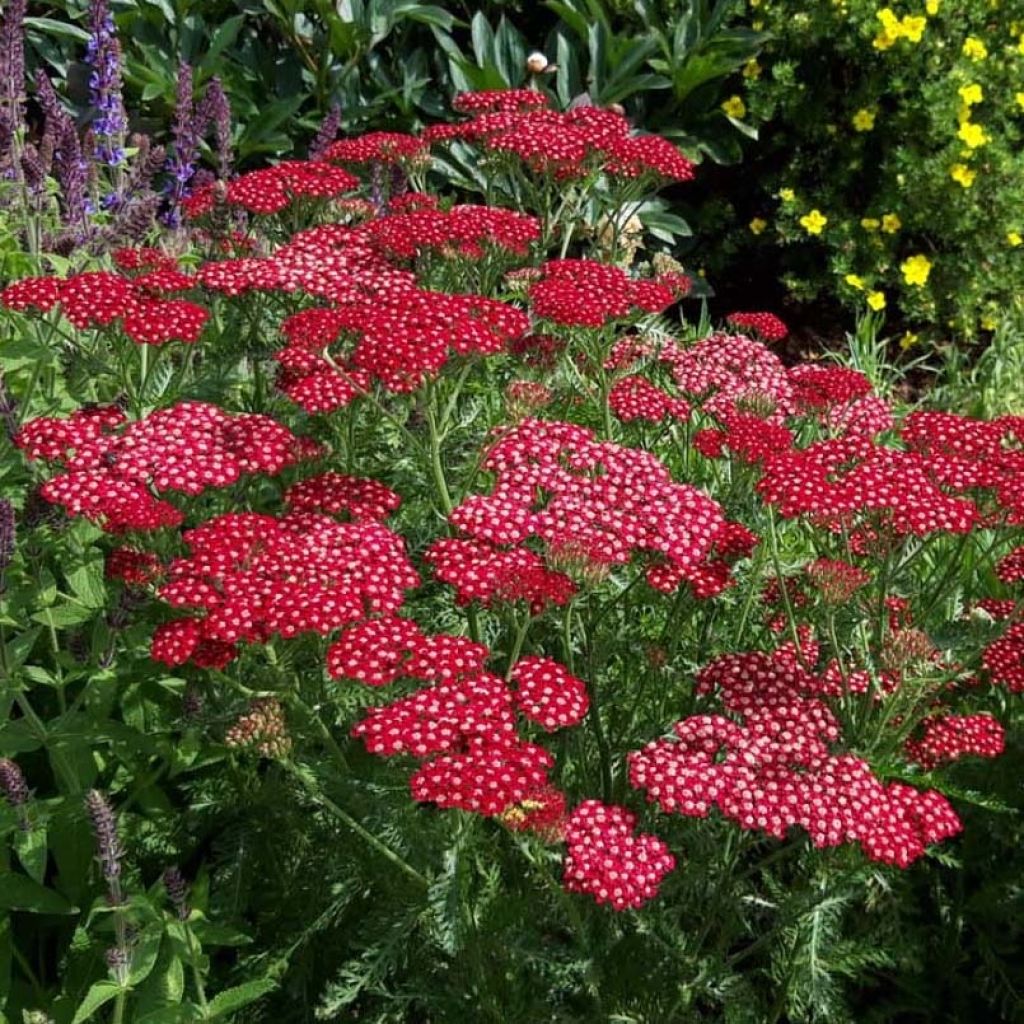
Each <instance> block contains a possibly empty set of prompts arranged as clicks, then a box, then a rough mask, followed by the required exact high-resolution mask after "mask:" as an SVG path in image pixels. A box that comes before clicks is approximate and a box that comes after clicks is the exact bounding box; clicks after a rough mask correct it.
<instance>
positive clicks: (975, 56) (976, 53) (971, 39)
mask: <svg viewBox="0 0 1024 1024" xmlns="http://www.w3.org/2000/svg"><path fill="white" fill-rule="evenodd" d="M963 54H964V56H965V57H970V59H971V60H984V59H985V58H986V57H987V56H988V50H987V49H986V47H985V44H984V43H983V42H982V41H981V40H980V39H978V38H976V37H975V36H968V37H967V38H966V39H965V40H964V49H963Z"/></svg>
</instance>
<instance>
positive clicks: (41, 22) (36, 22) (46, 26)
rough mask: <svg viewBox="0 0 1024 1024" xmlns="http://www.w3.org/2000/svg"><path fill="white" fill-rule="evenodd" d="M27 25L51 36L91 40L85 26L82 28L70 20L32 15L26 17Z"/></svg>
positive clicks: (84, 40) (80, 40)
mask: <svg viewBox="0 0 1024 1024" xmlns="http://www.w3.org/2000/svg"><path fill="white" fill-rule="evenodd" d="M25 27H26V28H29V29H33V28H34V29H38V30H39V31H40V32H44V33H46V34H47V35H51V36H63V37H64V38H65V39H73V40H74V41H75V42H76V43H87V42H89V33H88V32H86V31H85V29H84V28H80V27H79V26H78V25H75V24H72V23H71V22H69V21H58V20H57V19H56V18H37V17H31V18H26V19H25Z"/></svg>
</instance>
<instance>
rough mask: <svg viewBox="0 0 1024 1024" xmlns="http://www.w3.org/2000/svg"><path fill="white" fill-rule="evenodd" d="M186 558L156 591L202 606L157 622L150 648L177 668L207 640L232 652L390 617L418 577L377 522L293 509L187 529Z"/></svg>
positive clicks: (181, 603)
mask: <svg viewBox="0 0 1024 1024" xmlns="http://www.w3.org/2000/svg"><path fill="white" fill-rule="evenodd" d="M184 539H185V543H186V544H187V545H188V548H189V551H190V554H189V557H187V558H178V559H175V560H174V561H173V562H171V564H170V566H169V567H168V570H167V582H166V583H164V584H163V585H162V586H161V587H160V589H159V591H158V593H159V595H160V597H161V598H162V599H163V600H164V601H166V602H167V603H168V604H170V605H172V606H173V607H176V608H191V609H195V610H197V611H198V612H199V614H198V615H197V616H194V617H192V618H188V619H178V620H175V621H173V622H168V623H165V624H164V625H162V626H160V627H158V629H157V631H156V634H155V635H154V637H153V645H152V649H151V654H152V657H153V658H154V659H156V660H157V661H163V662H165V663H166V664H169V665H180V664H182V663H183V662H185V661H187V660H189V658H191V659H192V660H193V661H195V662H196V663H197V664H199V660H198V659H197V657H196V652H199V653H200V654H202V652H203V645H204V644H207V643H212V644H214V645H217V648H218V649H219V650H222V651H224V652H225V655H224V656H225V658H228V659H229V658H230V657H233V656H234V655H235V654H236V653H237V651H236V645H237V644H239V643H256V644H260V643H266V641H267V640H268V639H269V638H270V637H271V636H272V635H273V634H274V633H277V634H280V636H282V637H284V638H286V639H287V638H289V637H293V636H296V635H298V634H299V633H306V632H312V633H320V634H326V633H329V632H331V631H332V630H334V629H337V628H338V627H339V626H344V625H348V624H350V623H354V622H359V621H360V620H362V619H365V618H368V617H370V616H373V615H393V614H394V613H395V612H396V611H397V610H398V609H399V608H400V607H401V605H402V603H403V600H404V596H405V591H406V590H408V589H410V588H412V587H415V586H416V585H417V584H418V583H419V577H418V576H417V575H416V572H415V570H414V569H413V567H412V565H411V564H410V562H409V559H408V558H407V556H406V554H405V547H404V545H403V543H402V541H401V538H399V537H398V536H397V535H396V534H394V533H392V532H391V531H390V530H389V529H387V528H386V527H384V526H382V525H380V524H379V523H374V522H359V523H339V522H337V521H336V520H334V519H331V518H330V517H329V516H324V515H317V514H314V513H298V512H292V513H289V514H288V515H285V516H282V517H280V518H275V517H274V516H269V515H260V514H258V513H255V512H243V513H232V514H228V515H223V516H217V517H216V518H214V519H211V520H210V521H209V522H206V523H204V524H203V525H202V526H199V527H196V529H194V530H189V531H187V532H186V533H185V538H184Z"/></svg>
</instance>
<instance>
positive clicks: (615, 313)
mask: <svg viewBox="0 0 1024 1024" xmlns="http://www.w3.org/2000/svg"><path fill="white" fill-rule="evenodd" d="M540 270H541V276H540V278H539V279H538V280H536V281H534V283H533V284H531V285H530V287H529V291H528V295H529V299H530V306H531V308H532V309H533V312H534V314H535V315H536V316H538V317H540V318H541V319H543V320H550V321H551V322H552V323H556V324H563V325H567V326H576V327H603V326H604V325H605V324H606V323H608V322H609V321H610V320H621V319H623V318H625V317H628V316H630V315H632V313H633V311H634V310H637V311H640V312H647V313H660V312H662V311H663V310H664V309H667V308H668V307H669V306H671V305H672V304H673V303H674V302H675V301H676V300H677V299H678V298H680V297H681V293H680V292H679V291H678V290H677V282H676V281H675V280H674V279H673V280H672V281H671V282H668V283H665V282H662V281H661V280H660V279H657V278H655V279H654V280H637V279H634V278H631V277H630V276H629V275H628V274H627V273H626V272H625V271H624V270H622V269H621V268H619V267H613V266H609V265H608V264H606V263H598V262H596V261H594V260H584V259H559V260H548V262H547V263H545V264H544V265H543V266H542V267H541V268H540Z"/></svg>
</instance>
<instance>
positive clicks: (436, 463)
mask: <svg viewBox="0 0 1024 1024" xmlns="http://www.w3.org/2000/svg"><path fill="white" fill-rule="evenodd" d="M427 426H428V428H429V430H430V473H431V476H432V477H433V479H434V488H435V490H436V492H437V498H438V501H440V503H441V511H442V512H443V513H444V516H445V518H447V517H448V516H449V515H450V514H451V511H452V509H453V508H454V507H455V505H454V503H453V502H452V496H451V493H450V492H449V490H448V481H447V479H446V478H445V475H444V463H443V462H442V461H441V435H440V433H439V432H438V429H437V417H436V415H435V414H434V407H433V404H431V405H428V406H427Z"/></svg>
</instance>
